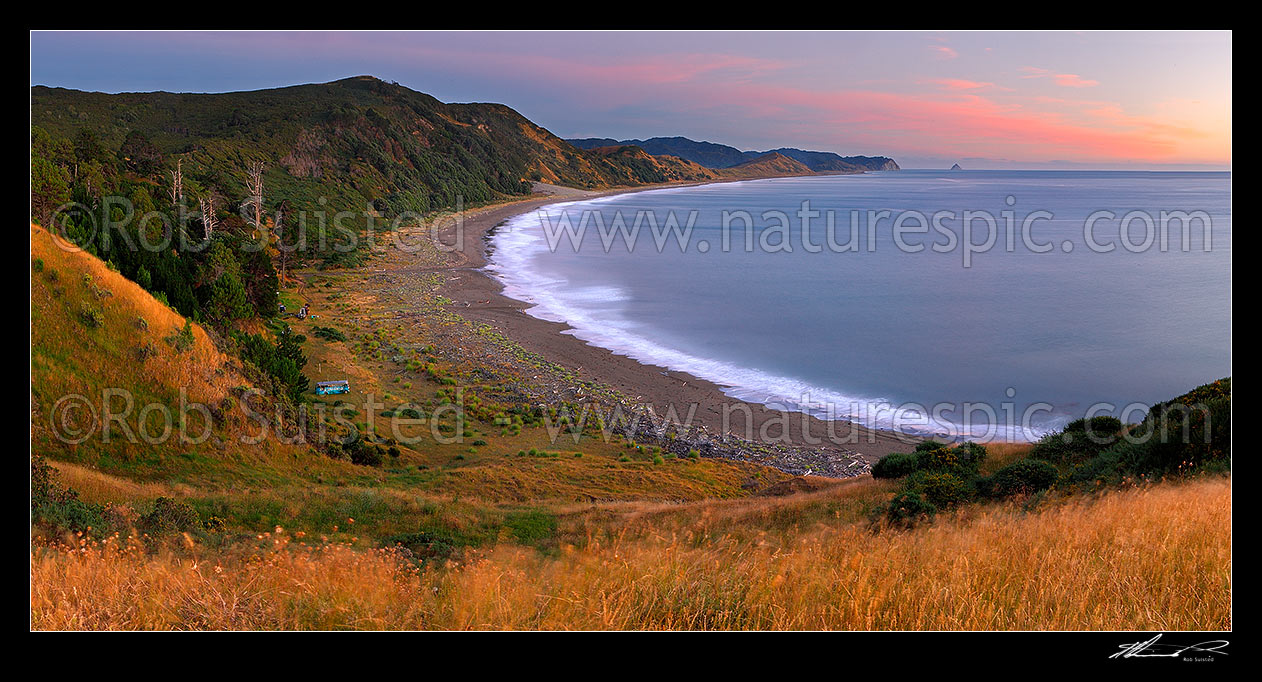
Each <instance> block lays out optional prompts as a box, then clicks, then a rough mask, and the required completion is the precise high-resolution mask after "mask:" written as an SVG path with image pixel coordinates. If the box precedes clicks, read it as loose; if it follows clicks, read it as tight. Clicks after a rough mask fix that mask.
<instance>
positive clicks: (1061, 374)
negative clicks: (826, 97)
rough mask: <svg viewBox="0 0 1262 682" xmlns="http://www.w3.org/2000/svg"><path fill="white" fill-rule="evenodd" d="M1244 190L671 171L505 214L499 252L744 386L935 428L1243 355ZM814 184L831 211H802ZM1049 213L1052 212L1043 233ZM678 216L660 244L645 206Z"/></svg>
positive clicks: (1063, 401) (1053, 422)
mask: <svg viewBox="0 0 1262 682" xmlns="http://www.w3.org/2000/svg"><path fill="white" fill-rule="evenodd" d="M1230 190H1231V175H1230V173H1145V172H1075V171H1019V172H1013V171H963V172H958V171H957V172H938V171H898V172H888V173H872V174H867V175H856V176H824V177H809V178H786V179H773V180H759V181H749V182H740V183H727V184H715V185H706V186H699V187H690V188H671V189H665V190H655V191H647V192H640V193H634V194H627V195H621V196H617V197H609V198H602V199H598V200H594V201H586V202H571V203H565V204H557V205H553V206H550V207H548V208H546V209H544V210H543V211H541V212H539V213H531V214H527V215H524V216H519V217H518V218H516V219H514V220H512V221H510V222H509V223H508V224H507V225H505V226H504V227H502V228H501V229H500V230H498V231H497V232H496V234H495V236H494V238H493V252H492V258H491V263H490V265H489V266H488V268H489V269H490V270H491V271H492V272H493V273H494V274H495V275H496V276H498V277H499V278H501V279H502V281H503V282H504V283H505V286H506V292H507V294H508V295H510V296H513V297H515V298H518V299H521V300H523V301H527V302H529V303H532V304H534V305H533V307H532V308H531V309H530V311H529V312H530V314H532V315H535V316H537V317H541V318H544V319H548V320H554V321H564V322H567V323H569V324H570V325H571V326H572V327H573V330H572V331H570V332H569V333H572V334H574V335H575V336H577V337H579V338H581V339H584V340H586V341H588V342H590V343H592V344H594V345H597V346H601V347H604V348H608V349H610V350H612V351H614V352H616V353H620V354H624V355H628V356H630V357H632V358H635V359H637V360H640V361H643V362H647V363H653V364H658V365H663V366H666V367H669V368H671V369H677V370H682V371H686V372H690V373H692V374H695V375H697V376H700V377H703V378H705V379H709V380H711V381H714V382H716V383H718V384H720V385H722V386H725V387H727V389H726V391H727V392H728V393H729V394H730V395H732V396H734V397H739V398H741V399H744V400H752V401H758V402H764V403H767V404H771V405H774V406H777V407H782V408H788V409H797V410H802V411H808V412H813V413H817V414H821V415H829V416H844V417H848V418H851V419H856V420H858V421H860V422H863V423H865V424H867V425H871V426H882V427H890V426H896V427H899V428H902V429H904V430H908V431H914V432H920V433H947V434H957V435H958V434H960V433H969V434H971V435H974V436H984V435H987V433H988V432H989V433H993V434H995V435H999V436H1002V437H1027V438H1029V437H1035V436H1037V435H1038V434H1039V433H1042V432H1044V431H1046V430H1047V429H1050V428H1054V427H1056V426H1058V425H1061V424H1063V423H1064V422H1066V421H1068V420H1069V419H1072V418H1076V417H1080V416H1083V415H1084V413H1085V412H1086V411H1087V410H1088V408H1090V407H1092V406H1093V405H1095V406H1096V411H1097V412H1109V413H1113V414H1119V413H1120V412H1122V409H1123V408H1124V407H1125V406H1127V405H1132V404H1135V403H1139V404H1150V403H1152V402H1156V401H1160V400H1163V399H1167V398H1170V397H1173V396H1175V395H1178V394H1179V393H1182V392H1184V391H1186V390H1188V389H1190V388H1193V387H1195V386H1197V385H1200V384H1202V383H1205V382H1208V381H1212V380H1214V379H1218V378H1221V377H1223V376H1227V375H1228V374H1230V368H1231V343H1230V341H1231V336H1230V331H1231V288H1230V284H1231V217H1230V198H1231V195H1230ZM804 201H808V202H809V208H810V209H811V210H813V211H818V212H819V215H818V216H814V215H812V216H811V217H810V219H809V222H808V223H807V224H806V226H805V227H804V224H803V223H804V221H803V219H802V216H801V215H799V211H800V210H801V209H802V208H803V202H804ZM724 211H727V212H729V215H732V214H736V213H737V212H740V211H745V212H747V213H748V214H749V215H750V216H751V218H752V223H753V224H752V227H751V228H750V229H746V228H745V222H744V221H742V220H740V219H731V220H729V227H728V228H727V229H726V230H725V229H724V227H723V212H724ZM767 211H773V212H774V211H780V212H783V214H784V217H787V218H788V220H787V225H786V224H785V222H783V221H782V220H781V219H780V218H777V217H776V216H775V214H766V213H765V212H767ZM869 211H876V212H880V211H888V212H889V213H888V214H886V217H884V218H881V217H878V219H877V220H875V221H872V220H869V217H868V212H869ZM965 211H974V212H981V213H982V214H984V215H989V216H991V217H992V218H993V219H994V220H995V221H996V227H995V228H994V229H993V230H992V229H990V228H988V227H987V225H986V221H985V217H984V216H983V217H981V218H978V217H974V218H973V220H972V221H971V222H970V223H969V226H970V227H971V231H970V232H968V233H966V232H965V224H964V220H963V216H964V212H965ZM1100 211H1109V212H1111V213H1112V214H1113V216H1114V217H1113V218H1109V217H1108V215H1107V214H1099V213H1097V212H1100ZM1135 211H1138V212H1140V213H1138V214H1135V215H1134V217H1132V219H1131V221H1130V223H1129V226H1128V228H1127V230H1125V232H1124V231H1123V230H1122V223H1123V217H1124V216H1126V214H1127V213H1128V212H1135ZM1162 211H1167V212H1174V211H1182V212H1186V213H1188V214H1190V215H1194V216H1207V217H1208V219H1209V226H1210V227H1209V230H1208V232H1209V234H1208V237H1207V235H1206V234H1205V232H1206V230H1205V229H1204V227H1203V226H1204V221H1201V220H1191V221H1189V223H1190V225H1189V226H1188V227H1184V226H1182V225H1180V224H1179V222H1178V221H1173V220H1171V221H1168V227H1167V229H1166V230H1165V233H1166V235H1167V236H1166V246H1165V249H1164V250H1163V248H1162V237H1161V233H1162V229H1161V212H1162ZM935 212H946V214H942V213H939V215H940V220H939V222H938V223H937V224H930V225H927V226H926V228H927V229H919V228H920V225H921V222H920V220H919V219H918V218H917V217H916V216H917V215H921V216H924V218H925V220H927V221H929V222H930V223H932V220H933V216H934V214H935ZM1035 212H1046V214H1044V213H1039V214H1038V216H1036V219H1035V220H1034V221H1033V222H1032V223H1031V226H1030V227H1029V229H1028V230H1026V231H1024V232H1026V233H1028V235H1029V239H1028V240H1027V239H1026V238H1023V229H1022V223H1023V222H1024V221H1026V220H1027V219H1028V218H1029V217H1030V216H1031V214H1034V213H1035ZM829 213H832V216H833V221H834V222H833V228H832V230H831V231H830V230H829V229H828V225H827V217H828V214H829ZM1093 214H1095V215H1096V216H1097V220H1096V222H1094V223H1093V225H1092V227H1090V228H1088V227H1087V221H1088V219H1089V218H1090V217H1091V216H1092V215H1093ZM597 215H599V218H597ZM1047 215H1050V216H1051V217H1047ZM619 216H620V217H621V219H622V221H623V224H624V227H625V229H626V230H628V231H629V230H631V229H632V227H633V225H634V224H635V223H636V221H637V218H638V220H639V224H640V232H639V234H638V235H636V236H635V238H634V239H628V238H627V233H626V232H624V233H621V234H619V233H617V232H616V231H615V230H616V225H617V222H616V221H617V219H618V218H619ZM671 216H674V219H675V220H676V221H677V223H678V230H677V231H676V233H675V234H677V235H680V236H682V235H681V233H682V232H683V228H684V227H685V226H686V225H687V224H688V223H689V218H690V217H691V219H692V223H691V233H690V234H688V235H687V239H686V240H685V243H684V245H683V246H680V245H679V243H678V242H677V241H676V239H675V237H673V236H670V235H671V233H669V232H666V234H667V239H666V240H665V243H664V244H663V245H662V246H661V247H659V245H658V244H657V243H655V240H654V238H653V232H652V220H656V222H657V224H658V230H659V232H662V231H664V230H665V227H664V226H665V225H666V224H667V221H668V220H669V219H670V218H671ZM900 216H902V218H903V220H904V223H903V228H902V229H898V230H896V229H895V227H894V225H893V223H894V220H895V219H896V218H899V217H900ZM1145 217H1148V218H1150V219H1151V225H1150V224H1149V223H1148V222H1147V221H1146V220H1145ZM567 219H568V224H569V226H570V228H571V229H572V230H573V231H571V232H568V233H567V232H565V226H566V220H567ZM584 220H586V223H585V231H583V232H579V230H580V229H581V228H580V225H584V222H583V221H584ZM598 220H599V221H603V224H604V226H605V230H606V233H605V234H606V236H607V237H608V236H612V238H611V239H605V240H602V238H601V232H600V229H599V225H600V223H599V222H598ZM852 221H854V222H853V223H852ZM1009 223H1011V224H1012V225H1013V228H1012V229H1008V227H1007V224H1009ZM852 224H853V225H854V229H853V230H852ZM725 233H726V235H727V242H726V248H725V242H724V234H725ZM1185 233H1186V236H1187V238H1188V241H1189V244H1188V246H1189V248H1186V249H1185V248H1184V244H1183V243H1182V240H1183V238H1184V236H1185ZM830 234H831V235H832V239H833V244H829V242H828V241H827V240H828V237H829V235H830ZM992 234H993V235H994V240H995V241H994V245H993V247H990V248H988V249H986V248H983V247H984V246H985V244H986V242H987V240H988V235H992ZM575 235H581V239H577V238H576V236H575ZM852 235H853V238H852ZM747 237H748V239H750V240H752V241H753V248H752V249H751V248H747V241H746V240H747ZM952 237H954V240H953V239H952ZM1150 238H1151V240H1152V242H1151V244H1150V245H1148V244H1146V242H1147V241H1148V239H1150ZM966 239H967V240H968V241H969V242H971V243H973V244H976V245H979V246H975V247H972V248H970V249H965V247H964V246H963V244H964V242H965V240H966ZM1124 240H1125V241H1124ZM606 242H608V245H607V244H606ZM849 243H853V244H855V245H857V250H849V249H847V248H842V247H846V246H848V245H849ZM628 244H630V247H628ZM785 245H788V246H789V247H790V249H791V250H786V249H785V248H784V246H785ZM1110 245H1112V249H1111V250H1107V252H1104V251H1105V250H1106V249H1108V247H1109V246H1110ZM918 246H919V248H917V247H918ZM1046 248H1050V251H1048V252H1046V253H1040V252H1039V251H1041V250H1043V249H1046ZM1207 248H1208V250H1206V249H1207ZM816 251H818V252H816ZM966 251H968V253H966ZM1098 403H1109V404H1110V405H1108V406H1100V405H1097V404H1098ZM969 405H972V406H973V407H972V408H971V411H968V410H969ZM895 408H900V409H895ZM935 409H936V413H935ZM987 409H989V410H990V412H993V413H994V415H995V416H994V417H990V416H989V415H988V414H987ZM966 413H967V415H966ZM1023 415H1024V416H1025V420H1026V421H1027V422H1028V424H1029V428H1023V427H1022V420H1023ZM1129 416H1130V418H1131V420H1132V421H1138V419H1139V418H1140V417H1141V416H1142V414H1140V413H1138V412H1135V413H1131V414H1129ZM994 422H999V423H998V424H997V425H996V424H994ZM987 430H989V431H987Z"/></svg>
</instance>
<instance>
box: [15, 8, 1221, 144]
mask: <svg viewBox="0 0 1262 682" xmlns="http://www.w3.org/2000/svg"><path fill="white" fill-rule="evenodd" d="M31 42H32V47H31V51H32V66H31V84H32V85H48V86H56V87H67V88H75V89H82V90H100V91H104V92H124V91H150V90H169V91H184V92H225V91H233V90H254V89H262V88H271V87H280V86H285V85H295V84H300V83H311V82H327V81H330V80H336V79H338V78H344V77H348V76H353V75H360V74H369V75H374V76H377V77H380V78H383V79H386V80H393V81H397V82H399V83H400V84H401V85H405V86H407V87H409V88H412V89H415V90H418V91H421V92H425V93H428V94H431V95H433V96H435V97H437V98H439V99H440V100H443V101H448V102H451V101H495V102H500V103H503V104H506V105H508V106H511V107H513V108H514V109H517V110H518V111H520V112H521V113H522V114H523V115H525V116H527V117H528V118H530V119H531V120H532V121H534V122H535V123H537V124H539V125H542V126H544V127H545V128H547V129H549V130H550V131H552V132H553V133H555V134H557V135H559V136H561V137H610V138H615V139H628V138H641V139H643V138H648V137H656V136H675V135H679V136H684V137H689V138H692V139H696V140H709V141H713V142H719V143H723V144H729V145H733V146H736V147H739V148H742V149H749V150H762V149H771V148H776V147H798V148H803V149H817V150H826V151H835V152H838V153H841V154H847V155H850V154H867V155H885V156H891V157H893V158H895V159H896V160H898V162H899V163H900V165H902V166H903V167H904V168H918V167H940V166H946V165H950V163H952V162H959V163H962V164H963V165H965V166H966V167H969V168H986V167H991V168H998V167H1005V168H1017V167H1031V168H1038V167H1056V166H1057V165H1061V166H1064V167H1099V168H1108V167H1122V168H1157V169H1159V168H1221V169H1228V168H1230V165H1231V34H1230V32H1179V33H1169V32H1126V33H1113V32H1107V33H1105V32H1086V33H1070V32H1053V33H1047V32H1027V33H1021V32H1017V33H1013V32H1004V33H997V32H996V33H991V32H967V33H965V32H960V33H955V32H932V33H930V32H865V33H837V32H827V33H815V32H765V33H759V32H755V33H748V32H743V33H730V32H723V33H719V32H714V33H707V32H628V33H623V32H612V33H597V32H540V33H516V32H514V33H499V32H440V33H428V32H426V33H394V32H384V33H361V32H340V33H298V32H292V33H260V32H241V33H218V32H196V33H180V32H162V33H156V32H155V33H129V32H35V33H33V34H32V36H31Z"/></svg>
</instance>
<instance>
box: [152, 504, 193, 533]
mask: <svg viewBox="0 0 1262 682" xmlns="http://www.w3.org/2000/svg"><path fill="white" fill-rule="evenodd" d="M140 523H141V525H142V526H143V527H144V529H145V531H146V532H147V533H149V534H150V535H159V534H162V533H172V532H184V531H190V530H196V529H198V528H201V527H202V519H201V517H200V516H198V515H197V510H196V509H193V508H192V507H191V506H189V505H188V503H186V502H181V501H179V500H175V499H172V498H170V497H159V498H158V499H156V500H154V502H153V510H152V511H150V512H149V513H148V514H145V515H144V516H142V517H140Z"/></svg>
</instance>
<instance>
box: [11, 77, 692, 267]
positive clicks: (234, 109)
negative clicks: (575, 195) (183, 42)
mask: <svg viewBox="0 0 1262 682" xmlns="http://www.w3.org/2000/svg"><path fill="white" fill-rule="evenodd" d="M31 119H32V126H33V128H34V129H35V130H33V137H34V138H36V139H41V138H46V139H47V142H48V144H46V145H36V146H38V147H42V148H63V149H66V150H68V151H72V152H73V153H71V154H68V155H67V158H61V159H58V158H48V159H41V158H38V157H39V154H38V153H37V155H36V156H37V158H33V159H32V166H33V168H38V167H41V163H42V162H44V161H46V162H47V163H48V164H49V165H51V166H54V167H60V168H62V169H64V170H65V171H66V172H67V173H69V174H79V173H80V172H81V169H80V168H79V164H80V163H81V162H83V161H85V160H88V159H90V158H92V157H100V156H103V155H105V156H108V155H117V157H118V162H119V163H120V164H122V166H123V168H122V171H123V172H124V173H126V174H128V175H130V176H132V177H133V179H135V178H141V179H144V180H146V181H148V182H149V183H150V184H152V185H153V187H152V190H151V191H150V194H151V195H155V196H157V195H161V194H162V193H164V192H168V191H169V187H168V185H169V184H170V179H169V173H170V171H171V170H173V169H174V168H175V167H176V164H177V160H178V161H179V162H180V164H181V168H182V170H183V174H184V189H185V194H186V196H202V195H205V194H209V193H211V192H214V193H215V194H217V195H221V196H223V197H229V198H230V199H229V203H230V206H229V208H233V209H235V204H232V201H233V199H232V198H239V197H244V196H247V194H248V192H247V191H246V187H245V181H246V177H247V169H248V167H249V166H250V164H252V163H255V162H261V163H262V164H263V165H264V169H265V171H264V180H265V186H266V193H265V197H264V201H265V208H266V209H267V211H266V212H270V211H271V210H272V209H274V208H276V207H278V206H280V205H282V204H285V205H287V207H288V209H289V214H290V215H293V216H297V215H299V213H298V212H301V211H307V212H309V213H310V212H314V211H318V210H322V209H323V210H325V211H328V212H330V213H332V212H336V211H352V212H354V215H353V216H348V217H347V218H346V220H345V222H344V223H343V224H344V225H346V226H347V227H349V228H351V229H361V228H363V227H364V225H365V224H366V222H367V218H366V217H365V215H364V214H365V212H366V211H368V210H369V209H371V212H373V213H375V214H376V215H378V216H380V217H381V218H384V219H387V220H389V219H393V218H397V217H400V216H405V215H408V212H418V213H425V212H428V211H435V210H440V209H446V208H451V207H455V206H457V205H463V206H470V205H475V204H478V203H484V202H488V201H494V200H497V199H502V198H505V197H512V196H516V195H525V194H528V193H529V192H530V188H531V182H532V181H545V182H550V183H555V184H561V185H567V186H573V187H586V188H599V187H609V186H620V185H637V184H645V183H654V182H663V181H669V180H674V179H689V180H690V179H707V178H708V177H709V176H708V173H707V172H706V171H705V170H704V169H701V168H700V167H697V166H695V164H688V163H687V162H683V161H680V160H678V159H662V160H655V159H654V157H645V158H631V157H628V156H626V155H621V154H602V153H599V152H591V151H586V150H580V149H577V148H575V147H573V146H572V145H570V144H569V143H567V142H565V141H563V140H561V139H560V138H558V137H556V136H555V135H552V134H551V133H549V132H548V131H547V130H545V129H543V128H541V127H539V126H537V125H535V124H534V123H532V122H530V121H529V120H527V119H526V118H525V117H523V116H522V115H521V114H518V113H517V112H516V111H514V110H512V109H510V108H509V107H506V106H504V105H500V104H444V103H442V102H440V101H438V100H437V99H435V98H433V97H431V96H429V95H426V94H424V93H420V92H416V91H413V90H410V89H408V88H405V87H402V86H400V85H396V84H391V83H386V82H384V81H381V80H378V79H376V78H373V77H370V76H360V77H356V78H348V79H344V80H340V81H335V82H332V83H324V84H316V85H299V86H293V87H287V88H276V89H270V90H257V91H252V92H234V93H223V94H187V93H179V94H177V93H167V92H154V93H123V94H105V93H94V92H81V91H77V90H67V89H63V88H47V87H43V86H37V87H33V88H31ZM37 152H38V150H37ZM104 165H109V164H104ZM107 171H108V169H107ZM108 174H109V173H108V172H106V175H108ZM36 175H37V179H39V177H38V176H39V175H40V174H39V173H36ZM74 179H75V180H77V179H78V178H74ZM36 184H37V186H38V185H39V184H40V183H38V182H37V183H36ZM52 184H53V185H57V184H58V183H57V182H53V183H52ZM64 184H71V183H70V182H64ZM53 198H55V197H53ZM35 199H36V204H37V205H38V204H40V201H39V200H40V197H39V196H36V197H35ZM50 201H51V199H50ZM53 204H54V205H56V202H53ZM310 220H311V222H312V223H314V218H312V219H310ZM330 220H331V218H330ZM309 232H310V233H311V235H310V236H311V238H312V239H313V240H314V238H315V237H316V236H321V235H323V234H324V233H326V232H328V228H327V227H325V228H321V227H320V226H319V225H310V230H309ZM312 248H313V249H315V250H317V251H319V250H321V248H322V246H321V245H320V244H316V245H314V246H313V247H312ZM324 250H326V251H327V246H326V247H324ZM325 255H327V254H325Z"/></svg>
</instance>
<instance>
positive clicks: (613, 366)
mask: <svg viewBox="0 0 1262 682" xmlns="http://www.w3.org/2000/svg"><path fill="white" fill-rule="evenodd" d="M666 186H669V187H679V186H681V185H679V184H672V185H666ZM655 188H657V187H654V186H650V187H638V188H632V189H621V190H611V191H604V192H591V191H583V190H576V189H571V188H562V187H555V186H548V185H540V186H537V188H536V196H534V197H532V198H530V199H526V200H522V201H515V202H512V203H508V204H499V205H494V206H490V207H484V208H479V209H474V210H470V211H467V212H466V213H465V214H464V220H463V223H464V224H463V230H464V239H463V248H462V249H461V250H460V251H459V252H452V253H449V254H447V256H448V257H447V259H446V261H447V263H446V264H445V265H441V266H437V267H435V266H427V267H426V268H425V269H427V270H448V271H459V272H460V276H458V277H448V278H447V279H446V282H445V284H444V285H443V286H442V288H441V290H442V293H443V295H445V296H446V297H448V298H450V299H451V300H452V301H453V307H454V309H455V310H456V311H457V312H458V313H459V314H460V315H461V316H463V317H465V318H466V319H469V320H470V321H473V322H477V323H484V324H487V325H490V326H491V327H494V328H495V329H497V330H499V331H500V332H502V333H503V334H504V335H506V336H507V337H508V338H510V339H512V340H513V341H515V342H516V343H518V344H520V345H521V346H522V347H523V348H525V349H526V350H528V351H531V352H534V353H538V354H539V355H541V356H543V357H545V358H547V359H548V360H550V361H552V362H555V363H557V364H559V365H562V366H564V367H566V368H568V369H572V370H573V371H574V373H575V375H577V376H578V377H580V378H584V379H588V380H593V381H596V382H599V383H603V384H605V385H607V386H610V387H612V388H614V389H616V390H617V391H619V392H620V393H622V394H623V395H625V396H626V397H627V398H629V399H630V400H632V401H633V402H636V403H646V404H651V405H652V406H653V408H654V410H655V411H656V412H657V414H659V415H661V414H666V413H667V411H668V410H669V409H670V408H671V407H674V409H675V412H676V413H677V414H679V415H685V414H687V413H688V412H689V410H690V409H691V406H692V405H694V404H695V405H696V409H695V412H694V415H695V417H694V423H700V424H703V425H704V426H705V427H706V428H707V429H709V430H710V431H711V432H712V433H722V432H726V433H730V434H733V435H735V436H738V437H740V438H745V439H752V440H754V441H756V442H767V441H769V440H770V441H773V442H778V443H791V444H792V445H793V446H796V447H795V448H793V449H801V448H812V449H815V450H816V451H817V453H816V454H817V456H821V455H822V456H824V457H836V458H840V459H853V458H856V457H857V458H859V459H861V460H862V461H864V462H865V463H868V464H870V463H871V462H873V461H875V460H876V459H879V458H880V457H881V456H884V455H886V454H889V453H890V452H905V451H909V450H910V449H911V448H912V446H913V444H914V442H915V440H914V439H911V438H908V437H904V436H900V435H899V434H896V433H893V432H889V431H880V430H873V429H868V428H864V427H861V426H859V425H856V424H853V423H851V422H846V421H836V422H825V421H822V420H820V419H816V418H814V417H809V416H807V415H804V414H801V413H784V412H781V411H779V410H772V409H769V408H767V407H765V406H763V405H760V404H753V403H745V402H743V401H740V400H737V399H734V398H731V397H729V396H727V395H725V394H724V393H723V390H722V387H720V386H718V385H716V384H714V383H711V382H709V381H706V380H704V379H701V378H698V377H695V376H692V375H690V374H687V373H684V372H677V371H671V370H668V369H666V368H664V367H659V366H655V365H647V364H642V363H640V362H638V361H636V360H633V359H631V358H629V357H626V356H622V355H616V354H614V353H612V352H610V351H608V350H606V349H603V348H599V347H596V346H592V345H590V344H588V343H586V342H584V341H582V340H580V339H578V338H576V337H574V336H572V335H569V334H563V333H562V332H563V331H565V330H566V329H568V328H569V327H568V326H567V325H565V324H560V323H555V322H548V321H545V320H541V319H538V318H535V317H532V316H530V315H529V314H527V313H526V312H525V310H526V308H528V307H529V305H528V304H526V303H523V302H521V301H517V300H514V299H511V298H508V297H506V296H504V295H503V286H502V285H501V283H500V282H499V281H498V280H496V279H495V278H494V277H492V276H491V275H489V274H488V273H487V272H485V271H484V270H482V267H483V266H484V265H485V264H486V262H487V256H488V253H487V251H488V246H489V240H488V236H489V235H490V233H491V232H492V230H494V229H495V227H496V226H498V225H501V224H503V223H504V222H505V221H507V220H509V219H511V218H513V217H514V216H517V215H520V214H522V213H526V212H528V211H532V210H535V209H537V208H539V207H540V206H544V205H547V204H550V203H555V202H557V201H570V200H575V199H582V198H588V197H594V196H601V195H609V194H620V193H626V192H635V191H644V190H646V189H655ZM455 229H456V227H455V224H454V222H451V223H449V224H447V225H444V226H443V227H441V228H440V229H439V232H438V234H439V239H440V241H442V242H443V243H450V244H454V243H456V242H455V240H454V230H455ZM725 414H726V415H728V419H727V420H726V421H727V423H726V424H725V423H724V421H725V420H724V415H725ZM746 415H748V416H746ZM725 427H726V428H725Z"/></svg>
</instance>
